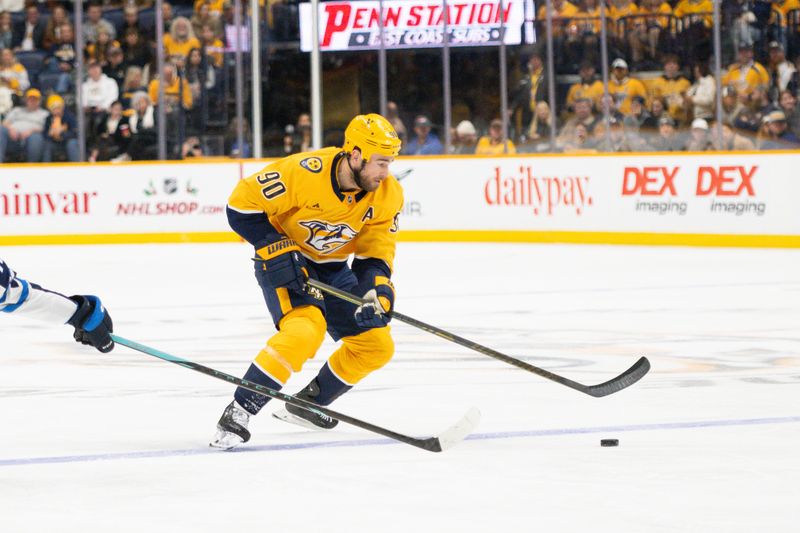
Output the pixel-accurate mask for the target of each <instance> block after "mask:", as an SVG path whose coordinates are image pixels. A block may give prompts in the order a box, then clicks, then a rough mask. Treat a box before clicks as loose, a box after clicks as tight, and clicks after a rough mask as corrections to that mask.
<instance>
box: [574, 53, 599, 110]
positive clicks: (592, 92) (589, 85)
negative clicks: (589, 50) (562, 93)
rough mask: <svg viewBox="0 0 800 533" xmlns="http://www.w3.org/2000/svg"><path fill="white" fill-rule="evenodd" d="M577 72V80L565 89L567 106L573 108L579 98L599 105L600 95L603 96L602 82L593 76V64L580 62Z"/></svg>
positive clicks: (593, 104) (596, 105)
mask: <svg viewBox="0 0 800 533" xmlns="http://www.w3.org/2000/svg"><path fill="white" fill-rule="evenodd" d="M578 74H579V75H580V77H581V80H580V81H579V82H576V83H574V84H572V85H571V86H570V88H569V91H567V108H568V109H569V110H570V111H574V110H575V102H577V101H578V100H580V99H583V98H585V99H587V100H589V101H590V102H591V104H592V106H593V107H595V108H598V107H599V106H600V97H601V96H603V82H602V81H600V80H598V79H597V76H595V69H594V65H593V64H592V63H590V62H588V61H584V62H583V63H581V67H580V70H579V71H578Z"/></svg>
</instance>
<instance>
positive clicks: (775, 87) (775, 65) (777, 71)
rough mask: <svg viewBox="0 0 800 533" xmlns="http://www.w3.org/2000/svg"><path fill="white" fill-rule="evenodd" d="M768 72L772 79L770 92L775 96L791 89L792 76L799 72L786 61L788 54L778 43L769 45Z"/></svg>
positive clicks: (773, 42)
mask: <svg viewBox="0 0 800 533" xmlns="http://www.w3.org/2000/svg"><path fill="white" fill-rule="evenodd" d="M767 71H768V72H769V77H770V88H771V91H770V92H772V93H774V94H775V95H779V94H780V92H781V91H784V90H786V88H787V87H789V83H790V82H791V81H792V76H794V73H795V72H796V71H797V69H795V67H794V65H793V64H792V62H791V61H787V60H786V52H784V50H783V45H781V43H779V42H778V41H772V42H771V43H769V63H768V64H767ZM776 99H777V98H776Z"/></svg>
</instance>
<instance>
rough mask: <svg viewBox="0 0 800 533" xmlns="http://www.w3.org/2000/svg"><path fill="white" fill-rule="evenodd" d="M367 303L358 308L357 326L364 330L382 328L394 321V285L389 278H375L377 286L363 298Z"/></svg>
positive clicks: (356, 314)
mask: <svg viewBox="0 0 800 533" xmlns="http://www.w3.org/2000/svg"><path fill="white" fill-rule="evenodd" d="M362 298H363V299H364V300H366V302H364V303H363V304H362V305H360V306H358V308H357V309H356V313H355V318H356V324H358V325H359V326H360V327H362V328H382V327H383V326H385V325H387V324H388V323H389V322H390V321H391V320H392V309H393V308H394V285H392V282H391V281H390V280H389V278H386V277H383V276H375V286H374V287H373V288H372V289H370V290H368V291H367V293H366V294H364V296H362Z"/></svg>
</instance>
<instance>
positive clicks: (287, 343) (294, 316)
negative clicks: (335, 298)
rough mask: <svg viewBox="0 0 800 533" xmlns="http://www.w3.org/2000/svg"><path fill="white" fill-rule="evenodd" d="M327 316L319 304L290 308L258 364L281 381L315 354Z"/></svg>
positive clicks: (323, 331) (323, 335) (284, 380)
mask: <svg viewBox="0 0 800 533" xmlns="http://www.w3.org/2000/svg"><path fill="white" fill-rule="evenodd" d="M325 329H326V324H325V317H323V316H322V311H320V310H319V308H318V307H315V306H311V305H307V306H302V307H296V308H294V309H292V310H291V311H289V312H288V313H287V314H286V315H285V316H284V317H283V318H282V319H281V322H280V330H279V331H278V333H276V334H275V335H273V336H272V337H271V338H270V339H269V340H268V341H267V346H266V348H264V350H262V351H261V352H260V353H259V354H258V355H257V356H256V364H257V365H258V366H259V367H261V368H262V370H264V371H265V372H267V373H268V374H270V375H271V376H272V377H273V378H276V379H277V380H279V381H280V382H281V383H286V381H287V380H288V379H289V376H290V375H291V373H292V372H299V371H300V369H302V368H303V363H305V362H306V361H307V360H308V359H310V358H312V357H314V354H316V353H317V350H319V347H320V345H321V344H322V341H323V339H324V338H325Z"/></svg>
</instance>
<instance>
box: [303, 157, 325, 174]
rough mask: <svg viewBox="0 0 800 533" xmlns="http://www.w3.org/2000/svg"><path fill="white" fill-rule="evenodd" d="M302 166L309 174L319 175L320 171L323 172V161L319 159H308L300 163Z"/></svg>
mask: <svg viewBox="0 0 800 533" xmlns="http://www.w3.org/2000/svg"><path fill="white" fill-rule="evenodd" d="M300 166H301V167H303V168H304V169H306V170H308V171H309V172H313V173H314V174H319V171H320V170H322V159H320V158H319V157H306V158H305V159H303V160H302V161H300Z"/></svg>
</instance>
